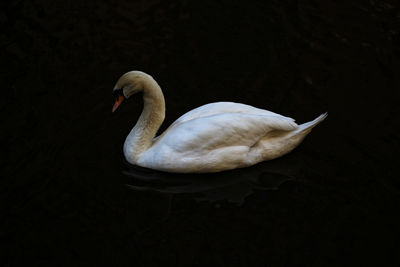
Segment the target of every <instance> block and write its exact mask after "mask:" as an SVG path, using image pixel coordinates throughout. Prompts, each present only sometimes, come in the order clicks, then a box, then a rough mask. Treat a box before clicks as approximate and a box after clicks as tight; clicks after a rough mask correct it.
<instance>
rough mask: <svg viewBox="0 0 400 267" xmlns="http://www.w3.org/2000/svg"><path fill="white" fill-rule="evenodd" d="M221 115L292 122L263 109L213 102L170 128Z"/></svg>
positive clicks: (177, 121)
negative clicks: (262, 116) (249, 116)
mask: <svg viewBox="0 0 400 267" xmlns="http://www.w3.org/2000/svg"><path fill="white" fill-rule="evenodd" d="M222 113H242V114H249V115H265V116H275V117H279V118H284V119H287V120H291V121H294V119H292V118H289V117H285V116H282V115H280V114H278V113H275V112H271V111H268V110H265V109H259V108H255V107H252V106H249V105H246V104H240V103H234V102H215V103H210V104H206V105H203V106H200V107H198V108H195V109H193V110H191V111H189V112H187V113H185V114H183V115H182V116H181V117H179V118H178V119H177V120H176V121H175V122H174V123H173V124H171V126H174V125H177V124H180V123H182V122H185V121H189V120H192V119H196V118H201V117H207V116H210V115H216V114H222Z"/></svg>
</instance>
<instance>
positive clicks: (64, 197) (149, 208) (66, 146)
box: [0, 0, 400, 266]
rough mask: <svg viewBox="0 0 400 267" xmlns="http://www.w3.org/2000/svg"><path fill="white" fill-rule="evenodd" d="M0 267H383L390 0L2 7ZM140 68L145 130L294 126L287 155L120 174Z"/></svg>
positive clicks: (393, 187) (394, 190)
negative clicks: (151, 90) (268, 114)
mask: <svg viewBox="0 0 400 267" xmlns="http://www.w3.org/2000/svg"><path fill="white" fill-rule="evenodd" d="M1 5H2V8H1V9H0V21H1V27H2V31H1V35H0V38H1V39H0V40H1V45H2V49H1V52H0V53H1V58H2V61H3V65H4V69H3V70H2V72H1V81H2V87H3V90H2V92H3V97H2V98H1V105H0V106H1V110H2V112H3V116H2V117H3V123H2V129H1V139H2V147H3V149H2V151H3V154H4V158H5V159H4V160H3V164H2V174H1V177H2V178H1V180H0V181H1V186H0V188H1V191H0V192H1V194H0V197H1V201H0V203H1V204H0V208H1V220H0V221H1V222H0V225H1V228H0V240H1V243H0V244H1V250H2V252H3V253H4V254H3V255H4V256H2V257H1V258H2V261H4V264H5V265H4V266H18V265H22V263H23V262H25V261H29V262H30V265H31V266H44V265H51V266H59V265H69V266H80V265H82V266H100V265H104V266H128V265H129V266H167V265H168V264H170V265H172V266H214V265H215V266H293V265H296V266H298V265H304V266H327V265H334V266H338V265H341V266H342V265H344V264H345V265H351V264H353V265H362V264H365V263H369V264H373V265H375V266H396V260H398V255H396V252H397V253H398V240H399V225H400V224H399V223H400V220H399V216H398V214H399V207H400V205H399V204H400V195H399V186H400V183H399V178H398V177H399V175H398V170H397V166H398V164H397V159H396V156H397V155H396V154H397V153H396V152H397V151H399V140H400V139H399V134H398V127H397V124H398V118H399V105H398V99H397V98H396V97H395V95H396V91H398V88H400V82H399V77H400V76H399V70H400V66H399V65H400V64H399V55H400V42H399V29H400V15H399V14H400V13H399V6H398V3H397V2H395V1H389V0H385V1H352V3H348V2H347V1H332V2H331V1H323V2H319V1H312V0H305V1H269V2H266V3H257V4H248V3H246V4H245V3H244V2H242V3H232V2H231V1H198V2H193V1H174V2H173V3H169V2H165V1H157V0H154V1H118V3H115V2H114V1H84V2H82V3H77V2H76V3H75V2H70V1H64V2H62V3H61V2H57V1H56V2H53V1H46V0H39V1H35V2H31V1H13V2H10V3H7V4H6V3H5V4H1ZM130 70H142V71H145V72H147V73H149V74H151V75H152V76H153V77H154V78H155V79H156V81H157V82H158V83H159V84H160V86H161V88H162V89H163V92H164V95H165V98H166V107H167V113H166V119H165V121H164V124H163V125H162V127H161V129H160V132H162V131H163V130H165V129H166V127H167V126H168V125H170V124H171V123H172V122H173V121H174V120H175V119H177V118H178V117H179V116H180V115H182V114H183V113H185V112H187V111H189V110H191V109H193V108H196V107H198V106H200V105H203V104H206V103H210V102H216V101H233V102H239V103H246V104H249V105H252V106H255V107H259V108H263V109H268V110H271V111H274V112H277V113H280V114H283V115H286V116H290V117H293V118H295V119H296V121H297V122H299V123H303V122H306V121H309V120H312V119H314V118H315V117H317V116H318V115H320V114H321V113H323V112H326V111H328V112H329V116H328V118H327V119H326V120H325V121H324V122H323V123H321V124H320V125H318V126H317V127H316V128H315V129H314V130H313V131H312V132H311V133H310V134H309V135H308V137H307V138H306V139H305V140H304V141H303V143H302V144H301V145H300V146H299V147H298V148H296V149H295V150H294V151H293V152H292V153H290V154H288V155H286V156H284V157H282V158H279V159H276V160H273V161H269V162H263V163H260V164H258V165H256V166H253V167H250V168H246V169H241V170H234V171H230V172H223V173H219V174H203V175H191V174H188V175H174V174H165V173H160V172H154V171H151V170H144V169H140V168H135V167H133V166H129V165H127V164H126V163H125V162H124V159H123V156H122V145H123V142H124V140H125V137H126V135H127V134H128V133H129V130H130V129H131V128H132V127H133V125H134V123H135V122H136V120H137V118H138V116H139V115H140V112H141V109H142V99H141V96H140V95H138V96H135V97H133V98H132V99H129V101H126V103H124V105H122V106H121V108H120V109H119V110H118V112H116V113H115V114H112V113H111V107H112V104H113V96H112V88H113V86H114V84H115V82H116V81H117V79H118V78H119V77H120V75H122V74H123V73H125V72H127V71H130Z"/></svg>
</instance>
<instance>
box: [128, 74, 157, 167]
mask: <svg viewBox="0 0 400 267" xmlns="http://www.w3.org/2000/svg"><path fill="white" fill-rule="evenodd" d="M143 101H144V105H143V111H142V114H141V115H140V117H139V120H138V121H137V123H136V125H135V127H133V129H132V130H131V132H130V133H129V135H128V136H127V138H126V140H125V143H124V155H125V157H126V159H127V160H128V161H129V162H130V163H136V162H137V161H138V159H139V157H140V154H142V153H143V152H144V151H146V150H147V149H148V148H150V147H151V145H152V143H153V139H154V137H155V135H156V133H157V130H158V129H159V128H160V126H161V124H162V122H163V121H164V117H165V101H164V95H163V93H162V91H161V88H160V86H159V85H158V84H157V82H156V81H155V80H154V79H153V78H152V77H151V76H148V77H145V79H144V80H143Z"/></svg>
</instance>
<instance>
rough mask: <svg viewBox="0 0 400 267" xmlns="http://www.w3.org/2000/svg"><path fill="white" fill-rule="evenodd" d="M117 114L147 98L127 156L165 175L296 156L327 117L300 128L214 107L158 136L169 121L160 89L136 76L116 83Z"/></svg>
mask: <svg viewBox="0 0 400 267" xmlns="http://www.w3.org/2000/svg"><path fill="white" fill-rule="evenodd" d="M114 91H115V92H118V94H119V95H120V96H119V99H118V100H117V102H116V104H115V106H114V109H113V110H115V109H116V108H117V107H118V105H119V104H120V103H121V102H122V100H123V99H124V98H128V97H129V96H130V95H132V94H134V93H137V92H139V91H142V92H143V99H144V108H143V112H142V114H141V116H140V118H139V120H138V122H137V124H136V125H135V127H134V128H133V129H132V130H131V132H130V133H129V135H128V136H127V138H126V140H125V143H124V149H123V151H124V155H125V158H126V159H127V161H128V162H129V163H131V164H135V165H139V166H142V167H146V168H151V169H156V170H161V171H167V172H180V173H190V172H198V173H200V172H219V171H224V170H230V169H234V168H242V167H247V166H250V165H254V164H256V163H258V162H261V161H265V160H271V159H274V158H277V157H280V156H282V155H284V154H286V153H288V152H290V151H291V150H293V149H294V148H295V147H296V146H297V145H298V144H300V142H301V141H302V140H303V139H304V137H305V136H306V135H307V134H308V133H309V132H310V131H311V129H312V128H313V127H314V126H315V125H317V124H318V123H319V122H321V121H323V120H324V119H325V118H326V116H327V115H326V113H325V114H323V115H321V116H319V117H318V118H316V119H315V120H313V121H311V122H307V123H304V124H301V125H297V124H296V123H295V122H294V120H293V119H292V118H288V117H285V116H282V115H279V114H276V113H273V112H271V111H267V110H263V109H258V108H255V107H252V106H249V105H244V104H239V103H232V102H218V103H211V104H207V105H204V106H201V107H198V108H196V109H193V110H192V111H189V112H188V113H186V114H184V115H182V116H181V117H180V118H179V119H177V120H176V121H175V122H174V123H173V124H172V125H171V126H170V127H168V129H167V130H166V131H165V132H164V133H162V134H161V135H160V136H158V137H156V138H154V137H155V134H156V132H157V130H158V128H159V127H160V125H161V124H162V122H163V120H164V116H165V103H164V97H163V94H162V91H161V88H160V87H159V86H158V84H157V82H156V81H155V80H154V79H153V78H152V77H151V76H149V75H147V74H145V73H143V72H139V71H132V72H128V73H126V74H124V75H123V76H122V77H121V78H120V79H119V81H118V82H117V84H116V86H115V88H114Z"/></svg>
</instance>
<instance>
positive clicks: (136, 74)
mask: <svg viewBox="0 0 400 267" xmlns="http://www.w3.org/2000/svg"><path fill="white" fill-rule="evenodd" d="M148 78H149V75H148V74H146V73H144V72H141V71H136V70H134V71H130V72H127V73H125V74H124V75H122V76H121V78H119V79H118V81H117V83H116V84H115V86H114V89H113V94H114V96H115V104H114V106H113V108H112V112H114V111H115V110H116V109H117V108H118V107H119V105H121V103H122V102H123V101H124V100H125V99H128V98H129V97H130V96H131V95H133V94H136V93H138V92H141V91H142V90H143V86H144V82H145V80H147V79H148Z"/></svg>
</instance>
